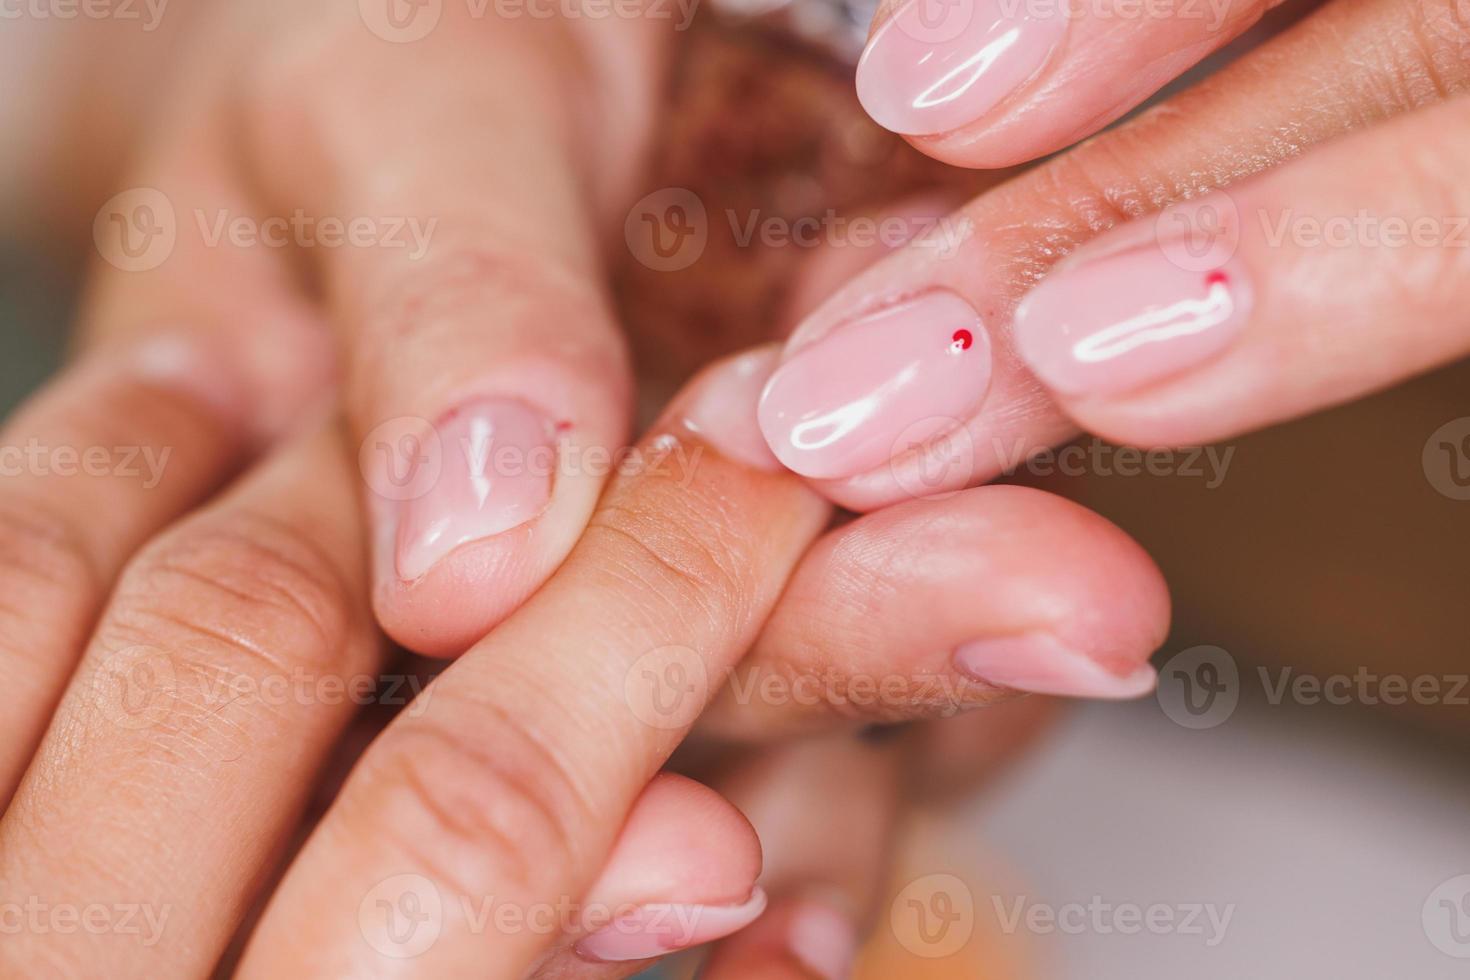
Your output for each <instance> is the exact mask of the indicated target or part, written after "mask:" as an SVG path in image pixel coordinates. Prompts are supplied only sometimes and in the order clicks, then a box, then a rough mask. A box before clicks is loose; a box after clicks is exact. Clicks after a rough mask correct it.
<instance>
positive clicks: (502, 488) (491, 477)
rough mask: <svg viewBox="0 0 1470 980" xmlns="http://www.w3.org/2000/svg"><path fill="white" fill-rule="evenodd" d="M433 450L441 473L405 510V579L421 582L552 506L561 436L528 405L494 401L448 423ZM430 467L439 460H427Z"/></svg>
mask: <svg viewBox="0 0 1470 980" xmlns="http://www.w3.org/2000/svg"><path fill="white" fill-rule="evenodd" d="M434 430H435V433H436V435H437V436H438V438H437V440H436V441H435V442H434V444H433V445H432V446H430V447H428V451H429V452H431V453H434V454H436V455H437V463H438V465H439V472H438V475H437V478H436V479H434V481H433V483H432V485H431V486H430V487H429V488H428V489H427V491H426V492H424V493H423V494H421V495H420V496H417V497H414V498H412V499H409V500H404V501H402V502H400V503H399V504H398V533H397V539H396V555H397V571H398V576H399V577H400V578H402V579H405V580H413V579H416V578H418V577H419V576H421V575H423V574H424V573H425V572H427V571H428V570H429V569H430V568H431V567H433V565H434V564H435V563H436V562H437V561H439V560H440V559H441V558H443V557H444V556H445V555H447V554H449V553H450V552H451V551H453V550H454V549H455V548H458V547H460V546H461V545H464V544H467V543H469V542H471V541H478V540H480V539H481V538H488V537H490V536H492V535H496V534H500V533H502V532H504V531H508V530H510V529H511V528H514V527H518V526H519V525H521V524H524V523H526V522H527V521H529V520H531V519H532V518H534V517H536V516H537V515H538V514H540V513H541V512H542V510H544V509H545V508H546V504H547V502H548V501H549V500H550V499H551V486H552V480H553V476H554V473H555V470H556V444H555V441H554V440H555V429H554V426H553V425H552V423H551V422H550V420H548V419H547V418H546V416H544V415H542V414H541V413H540V412H539V411H537V410H536V409H534V408H532V407H531V406H529V405H526V404H525V403H523V402H519V401H511V400H508V399H487V400H484V401H478V402H471V403H469V404H467V405H463V406H461V407H460V408H458V409H456V410H455V411H453V412H451V413H450V414H448V415H446V416H445V417H444V418H442V419H441V420H440V421H439V422H438V423H437V424H436V425H435V426H434ZM423 462H424V463H427V464H430V465H432V464H433V463H434V462H435V461H434V460H433V459H428V458H426V459H425V460H423Z"/></svg>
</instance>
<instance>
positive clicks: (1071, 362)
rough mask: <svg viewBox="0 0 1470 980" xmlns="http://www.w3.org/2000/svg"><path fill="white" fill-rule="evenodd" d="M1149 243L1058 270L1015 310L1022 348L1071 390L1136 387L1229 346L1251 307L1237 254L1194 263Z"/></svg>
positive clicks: (1047, 376) (1037, 367)
mask: <svg viewBox="0 0 1470 980" xmlns="http://www.w3.org/2000/svg"><path fill="white" fill-rule="evenodd" d="M1189 265H1190V263H1188V262H1180V261H1178V259H1177V258H1175V257H1173V256H1171V255H1170V254H1169V252H1168V251H1167V250H1166V249H1165V248H1163V247H1161V246H1160V245H1159V244H1157V243H1154V242H1150V243H1148V244H1145V245H1141V246H1139V247H1137V248H1132V249H1128V250H1126V251H1122V252H1117V253H1111V254H1104V255H1101V256H1099V257H1097V258H1089V259H1087V260H1086V261H1082V262H1078V263H1076V264H1069V265H1067V266H1065V267H1063V268H1059V269H1058V270H1056V271H1055V273H1054V274H1053V275H1051V276H1048V277H1047V278H1046V279H1045V280H1043V281H1042V282H1041V284H1040V285H1038V286H1037V287H1036V288H1035V289H1033V290H1032V291H1031V292H1030V294H1029V295H1027V296H1026V298H1025V299H1024V300H1022V301H1021V305H1020V306H1019V307H1018V308H1017V309H1016V317H1015V325H1014V336H1015V342H1016V350H1017V351H1018V352H1019V353H1020V355H1021V357H1022V359H1023V360H1025V362H1026V364H1027V365H1028V366H1029V367H1030V368H1031V370H1032V371H1034V372H1035V373H1036V376H1037V377H1038V378H1040V379H1041V380H1042V381H1043V382H1044V383H1045V384H1046V385H1048V386H1049V387H1051V388H1053V389H1054V390H1056V391H1059V392H1061V393H1062V394H1064V395H1107V394H1115V393H1118V392H1124V391H1129V390H1131V389H1134V388H1139V387H1142V386H1144V385H1147V384H1150V383H1152V382H1155V381H1159V380H1161V379H1164V378H1167V377H1169V376H1170V375H1174V374H1178V373H1180V372H1181V371H1185V370H1188V369H1189V368H1192V367H1194V366H1196V365H1198V364H1200V363H1202V362H1204V361H1206V360H1208V359H1209V358H1211V357H1213V356H1215V355H1216V354H1219V353H1220V352H1221V351H1223V350H1224V349H1225V348H1226V347H1228V346H1229V345H1230V343H1231V341H1232V340H1234V339H1235V337H1236V335H1237V334H1239V333H1240V329H1241V327H1242V326H1243V325H1244V324H1245V320H1246V317H1247V316H1248V315H1249V312H1250V305H1251V298H1252V291H1251V289H1250V284H1249V282H1248V281H1247V279H1246V277H1245V275H1244V270H1243V269H1241V268H1240V266H1239V263H1237V262H1227V263H1226V264H1225V265H1223V266H1221V267H1218V268H1211V269H1205V270H1198V269H1192V268H1189V267H1188V266H1189Z"/></svg>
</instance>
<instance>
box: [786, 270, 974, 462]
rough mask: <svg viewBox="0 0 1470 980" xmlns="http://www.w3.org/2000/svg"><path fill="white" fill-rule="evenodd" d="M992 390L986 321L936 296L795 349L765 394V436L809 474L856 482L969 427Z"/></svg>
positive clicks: (948, 296) (947, 295) (951, 298)
mask: <svg viewBox="0 0 1470 980" xmlns="http://www.w3.org/2000/svg"><path fill="white" fill-rule="evenodd" d="M989 387H990V337H989V334H987V332H986V330H985V324H984V323H983V322H982V321H981V319H980V315H979V314H978V313H976V312H975V310H974V308H973V307H971V306H970V304H968V303H966V302H965V301H964V300H963V299H961V298H960V297H959V296H957V295H956V294H954V293H952V292H949V291H948V290H935V291H933V292H928V293H924V294H922V295H920V296H917V297H915V298H913V299H910V300H907V301H905V302H902V303H898V304H896V305H894V306H889V307H886V308H884V309H882V310H879V311H877V312H875V313H871V314H869V315H867V316H865V317H862V318H861V319H858V320H854V321H852V322H851V323H846V324H842V325H840V326H837V327H834V328H833V329H832V330H830V331H829V332H828V333H826V334H824V335H823V336H822V337H820V338H818V339H817V340H815V341H813V342H811V343H809V344H807V345H806V346H803V347H800V348H798V349H797V350H796V351H795V353H793V354H792V355H791V356H790V357H789V358H788V359H787V360H786V361H785V363H783V364H782V365H781V366H780V367H779V368H778V369H777V370H776V373H775V374H773V375H772V376H771V379H770V381H769V382H767V384H766V389H765V391H764V392H763V393H762V395H761V401H760V408H759V412H758V415H759V419H760V426H761V431H762V432H763V433H764V434H765V437H766V442H767V443H768V444H769V445H770V447H771V451H772V452H774V453H775V454H776V458H777V459H779V460H780V461H781V462H782V463H785V464H786V466H787V467H789V468H790V469H792V470H794V471H795V472H797V473H800V474H801V475H802V476H807V477H812V478H815V479H839V478H843V477H849V476H856V475H858V474H859V473H863V472H866V471H868V470H871V469H873V468H874V467H876V466H879V465H881V464H882V463H885V462H887V461H888V460H889V459H891V458H893V456H894V455H895V454H896V453H898V452H900V451H902V450H904V449H906V448H908V447H911V446H913V445H918V444H922V443H924V442H925V441H927V440H931V439H934V438H937V437H939V436H941V435H943V434H944V433H945V432H948V431H950V430H952V429H955V428H957V427H959V426H960V425H963V424H964V422H965V421H966V420H967V419H968V418H969V417H970V416H971V415H973V414H974V413H975V411H976V410H977V409H978V408H979V407H980V403H981V402H982V401H984V399H985V392H986V390H987V389H988V388H989Z"/></svg>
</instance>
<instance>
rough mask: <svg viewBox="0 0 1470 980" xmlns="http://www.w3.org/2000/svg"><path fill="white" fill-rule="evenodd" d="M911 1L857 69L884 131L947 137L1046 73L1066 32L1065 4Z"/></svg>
mask: <svg viewBox="0 0 1470 980" xmlns="http://www.w3.org/2000/svg"><path fill="white" fill-rule="evenodd" d="M1024 6H1025V5H1024V4H1021V5H1014V4H1012V5H1010V7H1009V9H1008V5H1007V3H1006V2H1005V0H962V2H959V3H956V2H954V0H909V2H908V3H906V4H904V5H903V6H902V7H900V8H899V9H898V12H897V13H895V14H894V15H893V16H892V17H891V18H889V20H888V22H887V23H885V24H884V25H883V26H882V27H880V28H879V29H878V32H877V33H876V34H874V35H873V37H872V39H871V40H870V41H869V42H868V46H867V48H866V50H864V51H863V56H862V59H861V60H860V61H859V62H858V67H857V94H858V100H859V101H860V102H861V103H862V105H863V108H864V109H865V110H867V113H868V115H870V116H872V117H873V121H874V122H876V123H878V125H880V126H882V127H883V128H884V129H888V130H891V131H892V132H895V133H903V134H905V135H908V136H929V135H933V134H935V133H946V132H949V131H950V130H952V129H958V128H959V127H961V126H963V125H965V124H966V123H970V122H973V121H975V120H976V119H979V118H980V117H982V116H984V115H985V114H986V113H987V112H989V111H990V110H991V109H993V108H995V106H996V105H998V104H999V103H1000V102H1002V101H1003V100H1004V99H1005V98H1006V97H1007V96H1009V95H1010V94H1011V93H1012V92H1014V91H1016V89H1018V88H1020V87H1021V85H1023V84H1024V83H1025V82H1027V81H1028V80H1030V78H1031V77H1032V76H1033V75H1035V74H1036V73H1037V72H1038V71H1040V70H1041V68H1042V66H1043V65H1045V64H1046V62H1047V60H1048V59H1049V58H1050V57H1051V54H1052V52H1053V51H1055V50H1056V49H1057V46H1058V45H1060V44H1061V41H1062V36H1063V35H1064V34H1065V33H1066V30H1067V18H1066V11H1065V7H1064V5H1063V4H1052V5H1049V6H1050V8H1051V9H1048V10H1045V11H1033V12H1031V13H1027V12H1026V11H1025V10H1024V9H1023V8H1024Z"/></svg>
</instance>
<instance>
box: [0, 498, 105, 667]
mask: <svg viewBox="0 0 1470 980" xmlns="http://www.w3.org/2000/svg"><path fill="white" fill-rule="evenodd" d="M104 587H105V578H104V576H103V574H102V570H101V569H100V568H99V567H98V566H97V564H96V559H95V557H94V556H93V555H92V553H91V552H90V551H89V550H88V548H87V546H86V544H85V542H84V540H83V538H82V537H81V535H80V533H79V532H78V531H77V530H76V528H75V526H74V525H73V524H72V523H71V522H70V521H68V520H66V519H65V518H63V517H61V516H60V515H58V514H56V513H54V512H53V511H52V510H51V509H50V508H48V507H46V506H45V505H42V504H40V503H38V502H36V501H33V500H24V499H20V498H18V497H16V496H15V495H14V494H5V495H3V496H0V644H3V646H4V648H5V649H6V651H7V653H8V654H12V655H16V656H17V657H18V658H19V659H21V660H22V661H24V660H29V659H33V658H34V657H35V656H50V655H51V654H52V653H53V652H54V651H53V650H52V648H51V647H50V646H49V645H47V644H39V645H38V644H36V643H35V642H34V640H35V637H36V635H37V630H38V628H40V627H41V626H42V624H45V623H69V622H71V621H73V620H74V619H75V618H81V617H82V616H84V615H85V614H84V612H83V610H85V609H86V608H88V607H89V606H90V605H91V603H92V602H93V601H95V600H96V598H97V597H98V596H99V595H100V594H101V592H102V590H103V588H104ZM72 611H75V612H76V615H75V617H74V616H73V615H72ZM45 666H46V669H47V670H50V669H51V668H52V667H53V666H54V665H53V664H49V663H48V664H46V665H45Z"/></svg>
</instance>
